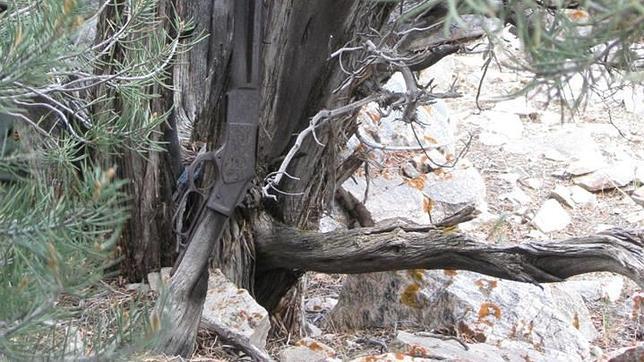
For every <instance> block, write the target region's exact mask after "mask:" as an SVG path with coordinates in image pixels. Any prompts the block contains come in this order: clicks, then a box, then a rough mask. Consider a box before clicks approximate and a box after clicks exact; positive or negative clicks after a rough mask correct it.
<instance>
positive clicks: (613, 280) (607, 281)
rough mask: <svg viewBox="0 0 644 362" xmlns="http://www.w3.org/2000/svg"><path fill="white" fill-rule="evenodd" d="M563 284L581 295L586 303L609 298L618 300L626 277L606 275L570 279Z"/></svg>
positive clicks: (567, 288)
mask: <svg viewBox="0 0 644 362" xmlns="http://www.w3.org/2000/svg"><path fill="white" fill-rule="evenodd" d="M561 285H562V286H563V288H564V289H566V290H572V291H575V292H576V293H578V294H579V295H581V297H582V298H584V301H585V302H586V303H594V302H598V301H603V300H607V301H610V302H613V303H614V302H616V301H617V300H618V299H619V297H620V296H621V294H622V289H623V288H624V278H622V277H621V276H614V277H606V278H599V279H592V280H569V281H565V282H562V283H561Z"/></svg>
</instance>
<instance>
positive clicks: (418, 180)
mask: <svg viewBox="0 0 644 362" xmlns="http://www.w3.org/2000/svg"><path fill="white" fill-rule="evenodd" d="M405 182H406V183H407V184H408V185H409V186H411V187H413V188H416V189H418V190H422V189H424V188H425V175H420V176H418V177H414V178H411V179H408V180H405Z"/></svg>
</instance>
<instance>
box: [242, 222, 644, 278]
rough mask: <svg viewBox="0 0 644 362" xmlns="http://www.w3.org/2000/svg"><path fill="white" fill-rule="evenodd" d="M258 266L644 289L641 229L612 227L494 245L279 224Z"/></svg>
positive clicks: (461, 238) (423, 233) (262, 244)
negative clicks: (580, 280)
mask: <svg viewBox="0 0 644 362" xmlns="http://www.w3.org/2000/svg"><path fill="white" fill-rule="evenodd" d="M257 236H258V237H257V238H256V239H255V240H256V243H257V245H256V246H257V255H258V258H257V260H258V261H259V262H260V265H258V270H260V271H262V270H263V271H266V270H270V269H275V268H283V269H294V270H302V271H317V272H323V273H345V274H355V273H370V272H379V271H389V270H403V269H445V268H452V269H462V270H470V271H474V272H478V273H482V274H487V275H491V276H494V277H498V278H503V279H509V280H515V281H520V282H527V283H535V284H536V283H549V282H558V281H562V280H564V279H566V278H568V277H571V276H573V275H578V274H583V273H589V272H598V271H609V272H614V273H618V274H621V275H624V276H626V277H628V278H630V279H632V280H633V281H635V282H636V283H637V284H638V285H640V286H644V230H621V229H612V230H608V231H605V232H602V233H599V234H595V235H590V236H585V237H575V238H571V239H567V240H561V241H544V242H525V243H519V244H517V245H515V246H497V245H489V244H486V243H482V242H478V241H475V240H473V239H471V238H469V237H468V236H466V235H463V234H461V233H458V232H456V231H453V228H450V227H448V228H438V227H434V226H422V225H414V224H409V223H407V224H401V223H389V224H387V225H384V226H376V227H372V228H359V229H352V230H347V231H334V232H330V233H315V232H305V231H302V230H298V229H295V228H288V227H283V226H274V227H273V228H272V229H270V230H262V231H258V235H257Z"/></svg>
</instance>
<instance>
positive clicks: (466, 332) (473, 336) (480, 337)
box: [458, 321, 487, 343]
mask: <svg viewBox="0 0 644 362" xmlns="http://www.w3.org/2000/svg"><path fill="white" fill-rule="evenodd" d="M458 334H459V335H460V336H461V337H463V338H464V339H465V340H467V341H472V342H476V343H485V341H486V340H487V337H486V336H485V334H484V333H483V332H477V331H474V330H473V329H472V328H470V327H469V326H468V325H467V324H465V322H463V321H460V322H458Z"/></svg>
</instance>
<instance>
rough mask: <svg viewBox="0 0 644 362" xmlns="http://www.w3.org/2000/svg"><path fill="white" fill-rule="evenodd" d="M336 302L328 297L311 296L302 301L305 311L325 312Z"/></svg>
mask: <svg viewBox="0 0 644 362" xmlns="http://www.w3.org/2000/svg"><path fill="white" fill-rule="evenodd" d="M336 304H338V300H337V299H335V298H329V297H313V298H310V299H308V300H307V301H306V302H304V310H306V311H307V312H315V313H319V312H326V311H330V310H331V309H333V307H335V305H336Z"/></svg>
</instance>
